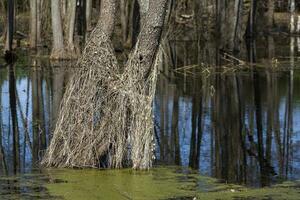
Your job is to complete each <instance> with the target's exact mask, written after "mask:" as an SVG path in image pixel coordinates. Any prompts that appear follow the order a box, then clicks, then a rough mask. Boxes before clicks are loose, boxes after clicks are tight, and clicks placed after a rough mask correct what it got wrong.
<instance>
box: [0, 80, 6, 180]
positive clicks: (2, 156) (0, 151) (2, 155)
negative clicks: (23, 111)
mask: <svg viewBox="0 0 300 200" xmlns="http://www.w3.org/2000/svg"><path fill="white" fill-rule="evenodd" d="M2 112H3V111H2V85H0V162H1V168H0V169H2V171H3V174H4V175H6V174H7V173H8V171H7V164H6V160H5V152H4V149H3V143H2V137H3V135H2V133H3V123H2V122H3V120H2Z"/></svg>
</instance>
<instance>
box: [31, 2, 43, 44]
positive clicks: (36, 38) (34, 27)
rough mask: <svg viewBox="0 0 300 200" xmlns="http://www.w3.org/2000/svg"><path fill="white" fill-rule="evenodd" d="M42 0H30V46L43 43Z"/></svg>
mask: <svg viewBox="0 0 300 200" xmlns="http://www.w3.org/2000/svg"><path fill="white" fill-rule="evenodd" d="M41 6H42V5H41V0H30V36H29V37H30V38H29V43H30V48H33V49H35V48H36V47H37V46H38V45H40V43H41Z"/></svg>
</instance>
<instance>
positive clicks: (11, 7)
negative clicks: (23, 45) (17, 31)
mask: <svg viewBox="0 0 300 200" xmlns="http://www.w3.org/2000/svg"><path fill="white" fill-rule="evenodd" d="M14 7H15V5H14V0H9V1H8V6H7V11H8V15H7V16H8V17H7V24H8V29H7V38H6V45H5V50H6V51H12V45H13V35H14Z"/></svg>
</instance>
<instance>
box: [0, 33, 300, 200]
mask: <svg viewBox="0 0 300 200" xmlns="http://www.w3.org/2000/svg"><path fill="white" fill-rule="evenodd" d="M164 48H165V49H167V50H166V51H165V53H164V55H163V59H162V63H161V64H160V66H159V68H160V71H161V73H160V74H159V80H158V84H157V95H156V98H155V101H154V110H155V112H154V115H155V138H156V142H157V146H156V158H157V162H156V164H157V165H158V166H162V165H172V166H174V165H178V166H183V167H190V168H189V169H194V170H196V171H198V172H199V173H200V175H205V176H210V177H213V178H217V179H218V180H219V182H224V183H233V184H241V185H247V186H252V187H261V186H269V185H273V184H278V183H282V182H283V181H287V180H290V181H297V180H299V179H300V90H299V89H300V88H299V87H300V38H284V39H283V40H282V39H281V40H279V39H278V38H273V37H268V38H265V39H264V40H262V41H256V43H255V42H253V43H251V44H249V45H245V47H244V48H243V49H242V51H241V53H240V54H239V55H236V57H238V58H239V59H240V60H237V59H236V58H233V57H231V56H228V55H227V54H226V53H224V52H222V51H217V50H216V49H217V45H215V44H213V43H203V42H202V41H201V42H195V41H171V42H169V43H168V44H167V45H166V46H165V47H164ZM21 53H22V54H24V55H20V56H19V60H18V62H17V63H15V64H13V65H10V66H2V65H4V61H0V65H1V68H0V93H1V95H0V105H1V107H0V177H2V178H1V179H0V199H2V197H1V196H3V197H5V194H8V193H9V194H10V193H15V192H14V191H18V192H17V193H18V194H19V197H20V198H22V199H26V198H28V199H31V198H33V197H32V196H30V195H26V194H27V193H30V192H31V191H34V192H35V196H34V198H50V195H48V190H47V189H45V188H44V187H42V186H41V185H42V183H49V182H53V180H52V179H51V178H50V177H49V174H48V172H47V173H45V171H43V172H42V171H40V170H39V169H38V163H39V160H40V159H41V158H42V155H43V152H44V151H45V149H46V147H47V145H48V144H49V142H50V138H51V136H50V135H51V134H50V133H51V130H52V129H53V128H54V124H55V119H56V117H57V115H58V112H59V104H60V101H61V99H62V96H63V88H64V87H65V85H66V83H67V81H68V78H69V76H70V74H71V71H72V70H70V68H71V67H72V64H70V63H52V62H50V61H49V60H48V59H43V58H42V59H37V58H34V57H31V56H28V54H27V52H26V51H24V52H21ZM216 66H218V67H216ZM101 173H103V172H101ZM180 173H183V172H182V171H181V172H180ZM183 174H184V173H183ZM116 176H118V175H116ZM159 176H160V175H159ZM70 177H72V176H71V175H70ZM70 177H68V178H70ZM66 179H67V178H66ZM54 180H56V179H54ZM126 180H127V178H126ZM61 181H63V180H61ZM28 182H30V183H33V185H28V184H27V183H28ZM54 182H55V181H54ZM58 182H59V181H58ZM199 187H200V188H201V186H199ZM14 188H18V190H15V189H14ZM50 190H51V189H50ZM12 191H13V192H12ZM36 192H38V194H39V195H41V196H38V195H37V194H36ZM24 194H25V195H24ZM160 198H162V197H160ZM7 199H10V198H9V197H7ZM17 199H18V198H17ZM125 199H126V198H125Z"/></svg>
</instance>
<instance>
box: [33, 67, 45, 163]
mask: <svg viewBox="0 0 300 200" xmlns="http://www.w3.org/2000/svg"><path fill="white" fill-rule="evenodd" d="M39 66H40V65H38V66H35V67H34V69H33V71H32V122H33V123H32V131H33V143H32V149H33V151H32V153H33V154H32V164H33V166H36V165H37V164H38V161H39V155H40V152H41V151H42V150H44V149H46V128H45V113H44V97H43V76H42V75H41V72H40V70H41V69H38V67H39Z"/></svg>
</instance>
